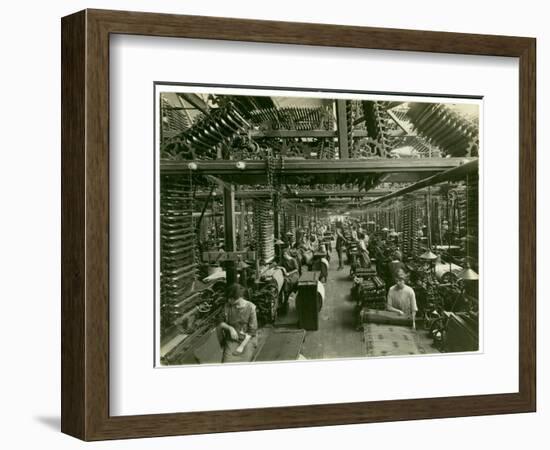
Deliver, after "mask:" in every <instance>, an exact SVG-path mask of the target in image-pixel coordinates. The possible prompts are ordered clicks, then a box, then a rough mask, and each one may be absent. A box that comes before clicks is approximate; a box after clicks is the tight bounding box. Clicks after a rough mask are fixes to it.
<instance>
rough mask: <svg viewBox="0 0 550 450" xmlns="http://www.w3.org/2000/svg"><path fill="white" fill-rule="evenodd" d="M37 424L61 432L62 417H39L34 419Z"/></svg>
mask: <svg viewBox="0 0 550 450" xmlns="http://www.w3.org/2000/svg"><path fill="white" fill-rule="evenodd" d="M34 420H36V421H37V422H39V423H41V424H42V425H44V426H46V427H47V428H50V429H52V430H55V431H61V417H60V416H37V417H35V418H34Z"/></svg>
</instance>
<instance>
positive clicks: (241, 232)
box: [239, 200, 247, 250]
mask: <svg viewBox="0 0 550 450" xmlns="http://www.w3.org/2000/svg"><path fill="white" fill-rule="evenodd" d="M240 210H241V216H240V221H239V241H240V244H241V248H240V249H241V250H245V249H246V243H245V232H244V228H245V223H246V222H245V219H246V216H247V214H246V203H245V201H244V200H241V201H240Z"/></svg>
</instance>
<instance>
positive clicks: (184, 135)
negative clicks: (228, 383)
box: [157, 87, 481, 366]
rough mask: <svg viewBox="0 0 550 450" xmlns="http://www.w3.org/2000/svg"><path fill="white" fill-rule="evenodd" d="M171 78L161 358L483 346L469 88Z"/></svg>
mask: <svg viewBox="0 0 550 450" xmlns="http://www.w3.org/2000/svg"><path fill="white" fill-rule="evenodd" d="M179 89H180V91H172V90H170V91H169V92H168V91H167V92H161V93H160V95H159V105H158V108H159V109H158V111H159V114H158V120H159V136H158V139H159V147H158V148H159V155H157V158H159V174H160V177H159V198H160V202H159V205H158V209H157V214H159V215H160V219H159V225H160V226H159V227H158V240H157V245H158V247H159V251H160V264H159V265H160V267H158V268H157V270H158V271H159V280H160V298H159V300H158V307H159V308H160V313H159V314H158V316H157V317H158V326H159V327H160V342H159V343H158V345H159V356H160V364H161V365H164V366H177V365H189V364H219V363H227V362H246V363H254V362H277V361H306V360H319V359H339V358H371V357H387V356H403V355H425V354H442V353H453V352H472V351H478V350H479V334H480V333H479V328H480V325H479V324H480V322H481V321H480V309H481V308H480V302H479V297H480V296H479V291H480V289H479V278H480V275H479V274H480V270H481V268H480V263H479V246H478V237H479V223H478V222H479V221H478V219H479V201H478V198H479V192H478V172H479V164H478V159H479V143H480V140H479V117H480V113H479V104H477V103H475V102H474V101H471V102H468V101H466V100H460V101H458V100H457V101H449V100H445V101H443V100H442V101H436V100H434V99H429V100H424V101H423V100H422V99H421V98H417V97H415V98H411V99H410V101H402V100H401V101H394V100H392V97H388V96H386V97H384V98H385V100H379V99H378V98H375V99H373V98H372V96H371V97H370V98H369V97H368V96H355V98H354V97H353V96H352V95H349V96H346V98H324V97H323V98H319V97H314V95H315V94H314V93H307V92H300V93H293V94H292V96H290V94H287V96H285V95H280V96H268V95H265V94H264V95H262V91H261V90H258V92H253V93H252V95H233V94H205V93H194V92H193V89H192V88H190V87H189V88H185V87H180V88H179ZM249 92H250V91H247V94H248V93H249ZM298 95H299V96H298ZM335 97H338V96H337V95H335ZM399 283H401V284H399ZM398 284H399V286H398V287H396V286H397V285H398ZM403 284H404V285H405V287H403ZM236 285H238V286H237V287H235V286H236ZM394 285H395V286H394ZM239 286H240V287H239ZM241 288H242V289H241ZM394 289H397V292H399V293H400V294H399V295H397V294H395V292H396V291H395V290H394ZM392 292H393V294H392ZM403 292H405V293H407V297H406V299H407V300H406V302H405V303H403V304H404V305H405V304H406V308H405V309H406V310H405V309H403V308H401V307H395V308H394V307H392V306H391V305H394V306H395V304H393V303H391V302H392V301H393V300H390V298H391V299H393V298H394V297H392V296H393V295H394V294H395V295H397V296H396V297H395V298H398V299H399V301H402V300H400V299H402V298H405V297H403V295H402V293H403ZM411 296H412V297H413V298H414V302H413V301H412V300H411ZM233 297H234V298H233ZM237 297H239V299H237ZM229 299H233V300H235V303H229V306H228V301H229ZM233 300H231V301H233ZM396 304H400V303H396ZM411 305H414V306H411ZM235 314H237V316H238V320H236V319H235V317H234V315H235ZM245 322H246V323H245ZM241 326H242V328H239V327H241ZM234 331H236V332H237V333H236V335H235V336H233V334H234V333H233V332H234ZM231 339H233V340H234V345H232V346H230V345H229V343H228V342H229V340H231ZM243 349H244V350H243Z"/></svg>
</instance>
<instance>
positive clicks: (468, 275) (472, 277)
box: [458, 263, 479, 281]
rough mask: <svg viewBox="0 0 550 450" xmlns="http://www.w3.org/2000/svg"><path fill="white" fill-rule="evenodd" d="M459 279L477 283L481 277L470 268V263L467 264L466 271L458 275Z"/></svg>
mask: <svg viewBox="0 0 550 450" xmlns="http://www.w3.org/2000/svg"><path fill="white" fill-rule="evenodd" d="M458 278H460V279H461V280H464V281H477V280H479V275H478V274H477V273H476V272H475V271H474V270H473V269H472V268H471V267H470V263H466V265H465V267H464V270H463V271H462V272H460V273H459V274H458Z"/></svg>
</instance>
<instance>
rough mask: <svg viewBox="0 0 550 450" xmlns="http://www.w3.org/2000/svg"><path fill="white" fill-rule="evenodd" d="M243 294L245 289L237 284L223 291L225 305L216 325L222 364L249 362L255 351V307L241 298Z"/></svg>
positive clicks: (256, 327) (256, 321)
mask: <svg viewBox="0 0 550 450" xmlns="http://www.w3.org/2000/svg"><path fill="white" fill-rule="evenodd" d="M245 292H246V289H245V288H244V287H243V286H241V285H240V284H237V283H234V284H232V285H230V286H229V287H228V288H227V289H226V291H225V296H226V298H227V303H226V305H225V306H224V309H223V316H222V322H221V323H220V324H219V325H218V338H219V339H220V344H221V345H222V348H223V357H222V362H224V363H225V362H248V361H251V360H252V357H253V356H254V351H255V350H256V346H257V343H256V332H257V330H258V320H257V317H256V305H255V304H254V303H252V302H249V301H248V300H245V299H244V298H243V296H244V295H245Z"/></svg>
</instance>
